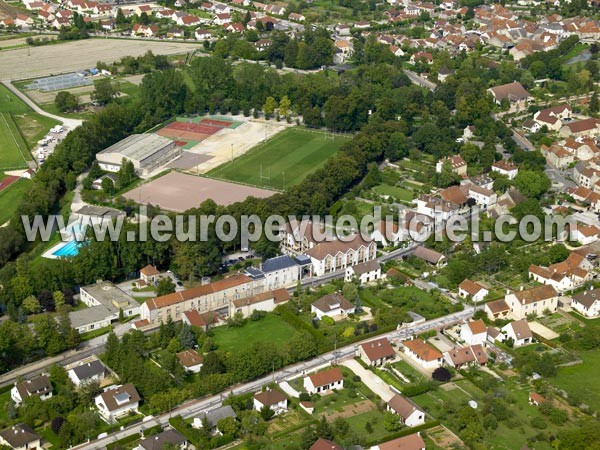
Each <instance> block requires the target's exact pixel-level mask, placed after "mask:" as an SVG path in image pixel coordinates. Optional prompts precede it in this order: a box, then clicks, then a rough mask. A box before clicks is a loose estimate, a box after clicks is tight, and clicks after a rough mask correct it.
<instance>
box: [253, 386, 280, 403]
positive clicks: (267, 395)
mask: <svg viewBox="0 0 600 450" xmlns="http://www.w3.org/2000/svg"><path fill="white" fill-rule="evenodd" d="M254 398H255V399H256V400H258V401H259V402H260V403H261V404H262V405H264V406H271V405H276V404H277V403H279V402H282V401H284V400H287V397H286V396H285V395H284V394H283V392H281V391H279V390H277V389H271V390H267V391H263V392H258V393H256V394H254Z"/></svg>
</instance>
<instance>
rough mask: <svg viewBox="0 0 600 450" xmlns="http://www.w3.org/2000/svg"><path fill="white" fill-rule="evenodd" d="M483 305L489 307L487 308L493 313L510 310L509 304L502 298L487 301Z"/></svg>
mask: <svg viewBox="0 0 600 450" xmlns="http://www.w3.org/2000/svg"><path fill="white" fill-rule="evenodd" d="M485 306H486V307H487V308H489V310H490V311H491V312H492V313H494V314H498V313H502V312H506V311H509V310H510V306H508V303H506V302H505V301H504V300H503V299H499V300H494V301H493V302H487V303H486V304H485Z"/></svg>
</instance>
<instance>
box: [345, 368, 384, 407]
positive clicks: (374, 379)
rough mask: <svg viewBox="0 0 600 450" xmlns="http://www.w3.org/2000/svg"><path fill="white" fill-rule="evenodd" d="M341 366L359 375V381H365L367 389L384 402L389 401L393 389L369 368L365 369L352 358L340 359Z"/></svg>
mask: <svg viewBox="0 0 600 450" xmlns="http://www.w3.org/2000/svg"><path fill="white" fill-rule="evenodd" d="M341 364H342V365H343V366H346V367H347V368H348V369H350V370H351V371H352V372H354V373H355V374H356V375H358V376H359V377H360V381H362V382H363V383H365V384H366V385H367V387H368V388H369V389H371V390H372V391H373V392H374V393H375V394H377V395H378V396H379V398H381V399H382V400H383V401H384V402H386V403H387V402H388V401H390V399H391V398H392V397H393V396H394V391H392V389H391V388H390V387H389V386H388V384H387V383H385V382H384V381H383V380H382V379H381V378H379V377H378V376H377V375H375V374H374V373H373V372H371V371H370V370H367V369H365V368H364V367H363V366H361V365H360V363H359V362H358V361H356V360H354V359H347V360H345V361H342V363H341Z"/></svg>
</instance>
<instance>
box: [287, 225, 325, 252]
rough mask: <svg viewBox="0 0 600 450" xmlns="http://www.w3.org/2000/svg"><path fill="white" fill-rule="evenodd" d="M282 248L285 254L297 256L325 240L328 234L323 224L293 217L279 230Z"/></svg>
mask: <svg viewBox="0 0 600 450" xmlns="http://www.w3.org/2000/svg"><path fill="white" fill-rule="evenodd" d="M279 235H280V236H281V242H280V248H281V253H283V254H284V255H290V256H297V255H302V254H305V253H306V251H307V250H309V249H311V248H313V247H315V246H316V245H317V244H318V243H319V242H323V241H324V240H325V239H326V238H327V236H326V234H325V230H324V229H323V227H322V225H321V224H318V223H313V222H312V221H310V220H302V221H298V220H296V219H292V220H290V221H289V222H287V223H286V224H285V225H284V226H283V227H282V228H280V230H279Z"/></svg>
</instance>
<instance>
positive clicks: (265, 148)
mask: <svg viewBox="0 0 600 450" xmlns="http://www.w3.org/2000/svg"><path fill="white" fill-rule="evenodd" d="M349 139H350V138H349V137H342V136H335V139H332V138H331V135H327V134H325V133H321V132H313V131H308V130H305V129H301V128H288V129H286V130H283V131H282V132H280V133H278V134H276V135H275V136H274V137H272V138H270V139H269V140H268V141H267V142H265V143H263V144H259V145H258V146H256V147H254V148H253V149H251V150H250V151H248V152H247V153H246V154H245V155H242V156H240V157H239V158H236V159H235V160H234V161H232V162H229V163H225V164H223V165H221V166H219V167H217V168H215V169H213V170H211V171H210V172H208V176H211V177H215V178H220V179H225V180H230V181H237V182H241V183H247V184H251V185H253V186H262V187H267V188H275V189H283V188H284V185H285V186H286V187H289V186H293V185H295V184H298V183H300V182H301V181H302V180H304V178H305V177H306V176H307V175H309V174H310V173H312V172H314V171H315V170H317V169H319V168H320V167H322V166H323V165H324V164H325V161H327V159H329V158H330V157H331V156H333V155H334V154H335V153H336V152H337V151H338V150H339V148H340V147H341V146H342V145H343V144H344V143H345V142H348V140H349ZM261 165H262V179H261ZM267 177H270V178H267Z"/></svg>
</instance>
